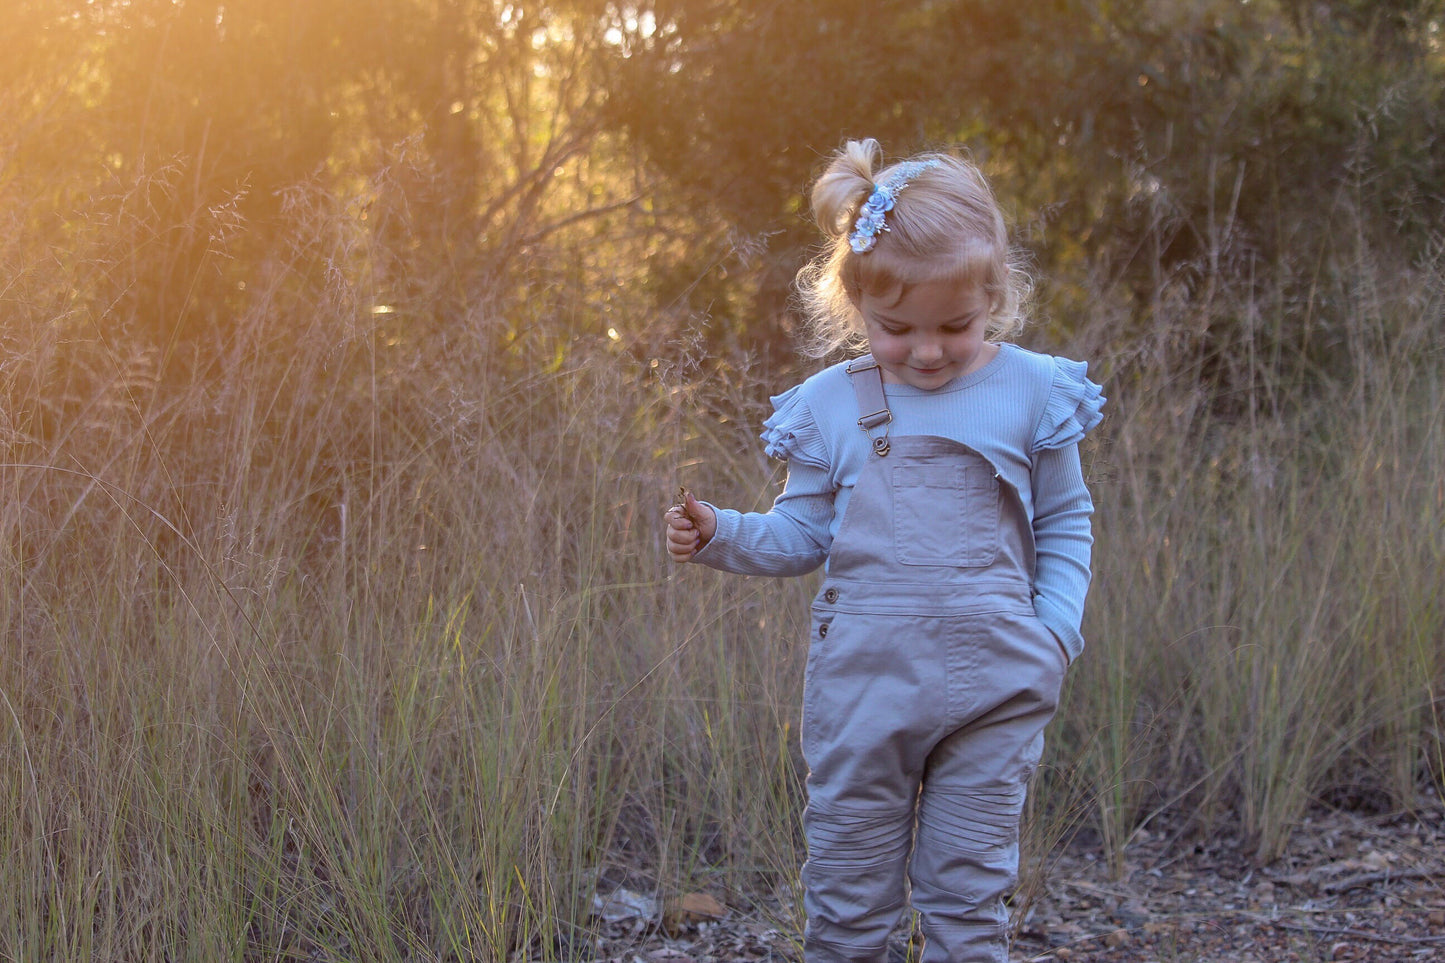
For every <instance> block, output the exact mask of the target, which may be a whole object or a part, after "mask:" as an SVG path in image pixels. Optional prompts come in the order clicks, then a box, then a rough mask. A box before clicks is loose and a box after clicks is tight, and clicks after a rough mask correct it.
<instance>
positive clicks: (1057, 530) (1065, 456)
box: [1029, 358, 1104, 659]
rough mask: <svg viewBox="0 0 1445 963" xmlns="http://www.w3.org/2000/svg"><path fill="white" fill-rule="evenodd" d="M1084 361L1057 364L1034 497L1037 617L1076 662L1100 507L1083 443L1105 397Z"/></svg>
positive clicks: (1037, 440) (1037, 445) (1038, 444)
mask: <svg viewBox="0 0 1445 963" xmlns="http://www.w3.org/2000/svg"><path fill="white" fill-rule="evenodd" d="M1085 371H1086V368H1085V365H1084V364H1083V363H1082V362H1079V361H1069V360H1066V359H1063V358H1055V359H1054V377H1053V384H1052V386H1051V388H1050V391H1049V399H1048V402H1047V404H1046V405H1045V406H1044V413H1043V415H1042V417H1041V418H1040V419H1039V423H1038V425H1037V426H1036V427H1035V430H1034V442H1033V459H1032V464H1031V467H1030V469H1029V475H1030V478H1029V482H1030V487H1031V488H1032V489H1033V499H1034V548H1035V551H1036V553H1037V555H1038V560H1037V562H1036V563H1035V566H1034V611H1035V612H1037V613H1038V616H1039V619H1040V620H1041V621H1042V622H1043V623H1044V625H1046V626H1048V628H1049V631H1051V632H1053V633H1054V635H1055V636H1057V637H1058V639H1059V641H1060V642H1061V643H1062V644H1063V646H1064V650H1065V651H1066V652H1068V653H1069V658H1070V659H1076V658H1078V657H1079V655H1080V654H1081V653H1082V652H1083V651H1084V636H1083V634H1082V633H1081V632H1080V631H1079V627H1080V625H1081V624H1082V623H1083V620H1084V598H1085V596H1087V595H1088V594H1089V581H1090V574H1089V561H1090V555H1091V553H1092V551H1093V545H1094V536H1093V532H1092V531H1091V530H1090V527H1089V519H1090V517H1091V516H1092V515H1093V514H1094V501H1093V499H1092V498H1091V497H1090V495H1089V488H1088V486H1087V485H1085V484H1084V470H1083V467H1082V466H1081V465H1080V462H1079V442H1080V441H1081V440H1082V439H1083V437H1084V434H1085V433H1086V432H1088V431H1089V430H1090V429H1091V428H1093V427H1094V426H1095V425H1097V424H1098V423H1099V422H1100V421H1101V420H1102V418H1103V415H1102V414H1101V409H1102V408H1103V407H1104V395H1103V392H1102V390H1101V389H1100V387H1099V386H1098V385H1096V384H1094V383H1093V382H1092V381H1090V380H1088V378H1087V377H1086V376H1085Z"/></svg>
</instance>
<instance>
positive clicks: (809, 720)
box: [799, 605, 836, 766]
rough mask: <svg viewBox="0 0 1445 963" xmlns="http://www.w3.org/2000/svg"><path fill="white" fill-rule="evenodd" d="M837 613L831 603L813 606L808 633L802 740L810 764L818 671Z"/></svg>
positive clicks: (814, 747) (814, 744)
mask: <svg viewBox="0 0 1445 963" xmlns="http://www.w3.org/2000/svg"><path fill="white" fill-rule="evenodd" d="M835 614H836V613H835V612H834V611H833V609H832V608H831V607H827V608H825V607H823V606H819V605H814V606H813V618H812V621H811V630H810V632H809V633H808V662H807V665H806V667H805V668H804V670H803V719H802V731H801V732H800V733H799V735H800V736H801V738H800V740H799V741H800V743H801V744H802V747H803V761H804V762H806V763H808V765H809V766H812V765H813V760H814V759H815V758H816V755H815V754H816V750H817V745H818V718H817V715H818V687H819V685H820V682H821V680H820V676H819V673H820V672H821V671H822V666H823V663H824V661H825V656H826V655H827V651H828V648H829V646H828V630H829V629H830V628H831V627H832V624H833V616H834V615H835Z"/></svg>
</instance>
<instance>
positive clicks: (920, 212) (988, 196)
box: [798, 137, 1033, 357]
mask: <svg viewBox="0 0 1445 963" xmlns="http://www.w3.org/2000/svg"><path fill="white" fill-rule="evenodd" d="M881 160H882V151H881V149H880V148H879V146H878V142H877V141H876V140H873V139H872V138H871V137H870V138H868V139H866V140H850V141H848V142H847V144H845V145H844V146H843V147H842V149H840V150H839V151H838V152H837V153H835V154H834V155H833V160H832V162H831V163H829V165H828V168H827V169H826V170H825V171H824V172H823V174H822V175H821V176H820V177H819V178H818V180H817V181H816V182H815V183H814V184H813V195H812V201H813V217H814V218H815V219H816V220H817V222H818V226H819V227H821V228H822V229H823V233H824V234H825V235H827V238H828V240H827V242H826V243H825V247H824V250H823V251H822V252H821V253H820V254H819V255H818V256H817V257H815V258H814V259H813V260H812V261H811V262H810V263H809V264H808V265H807V266H806V267H804V268H803V269H802V270H801V271H800V272H798V291H799V295H800V297H801V299H802V304H803V307H804V310H805V311H806V313H807V316H808V321H809V325H810V328H811V337H810V339H809V341H808V343H807V345H806V349H807V352H808V354H809V355H811V356H813V357H822V356H823V355H826V354H830V353H831V352H833V351H835V350H837V349H838V348H841V347H844V346H851V345H855V344H860V343H863V342H864V340H865V336H864V331H865V329H864V324H863V316H862V315H861V314H860V313H859V311H858V301H859V299H860V298H861V297H862V296H863V295H864V294H865V293H866V294H868V295H870V296H872V297H879V298H884V299H887V300H891V301H893V302H896V301H897V300H898V299H900V298H902V297H903V295H904V293H905V292H906V291H907V289H908V288H909V287H910V286H912V285H915V284H921V283H924V282H929V281H938V280H957V281H960V282H963V283H966V284H977V285H979V286H981V287H982V288H983V290H984V293H985V294H986V295H987V296H988V303H989V317H988V326H987V329H986V335H987V337H989V338H994V339H998V338H1009V337H1013V336H1014V335H1016V334H1018V332H1019V331H1020V330H1021V329H1022V328H1023V323H1024V322H1023V311H1024V305H1025V303H1026V302H1027V300H1028V296H1029V293H1030V292H1031V290H1032V287H1033V285H1032V282H1031V280H1030V278H1029V276H1028V273H1027V272H1026V271H1025V270H1024V269H1023V266H1022V262H1021V259H1020V258H1019V256H1018V255H1017V254H1016V252H1014V251H1013V250H1012V249H1011V248H1010V247H1009V242H1008V230H1007V228H1006V227H1005V226H1004V219H1003V212H1002V211H1000V210H999V206H998V202H997V201H996V200H995V199H994V196H993V190H992V189H991V188H990V187H989V186H988V181H987V180H985V179H984V176H983V174H982V173H981V172H980V171H979V169H978V168H977V167H976V166H975V165H974V164H972V163H971V162H969V161H967V160H965V159H963V158H961V157H957V156H955V155H953V154H949V153H941V152H930V153H924V154H918V155H915V156H914V157H911V158H909V159H908V161H906V162H901V163H912V164H926V165H927V166H926V168H925V169H923V170H921V171H919V172H918V173H916V174H914V176H913V177H912V179H911V180H908V182H907V186H906V187H905V188H903V189H902V190H901V191H899V192H898V194H897V199H896V201H895V204H894V207H893V209H892V210H890V211H888V213H887V215H886V216H885V223H886V224H887V230H886V231H883V232H880V233H879V234H878V235H877V238H876V242H875V243H874V246H873V248H872V249H871V250H869V251H867V252H865V253H857V252H855V251H854V250H853V247H852V246H851V244H850V243H849V236H850V235H851V234H852V233H853V231H854V227H855V224H856V221H857V219H858V213H859V211H860V209H861V208H862V207H863V204H864V203H865V202H866V201H867V200H868V197H869V195H870V194H872V193H873V190H874V188H875V187H876V186H877V185H878V184H880V183H882V184H891V183H893V182H894V179H895V178H896V177H897V175H898V174H899V173H900V171H899V168H900V164H893V165H890V166H887V167H884V168H883V169H882V170H879V165H880V163H881Z"/></svg>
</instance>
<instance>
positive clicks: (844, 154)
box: [812, 137, 883, 238]
mask: <svg viewBox="0 0 1445 963" xmlns="http://www.w3.org/2000/svg"><path fill="white" fill-rule="evenodd" d="M882 160H883V150H882V148H880V147H879V146H878V141H876V140H874V139H873V138H871V137H869V138H867V139H865V140H850V141H848V142H847V143H846V144H844V145H843V147H842V148H840V149H839V150H838V151H837V152H836V153H834V154H833V159H832V161H831V162H829V164H828V168H827V170H825V171H824V172H823V174H822V176H821V177H819V178H818V181H817V183H815V184H814V185H813V196H812V202H813V217H814V219H815V220H816V221H817V222H818V226H819V227H821V228H822V229H823V232H824V233H825V234H827V235H829V236H830V237H835V238H836V237H842V236H843V235H845V234H847V233H849V232H850V231H851V230H852V229H853V217H854V216H855V215H856V214H857V212H858V206H859V205H860V204H862V203H863V201H864V200H865V199H866V198H867V197H868V194H869V192H871V191H872V190H873V177H874V174H875V173H876V172H877V170H878V169H879V167H880V166H881V162H882Z"/></svg>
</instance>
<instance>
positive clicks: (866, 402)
mask: <svg viewBox="0 0 1445 963" xmlns="http://www.w3.org/2000/svg"><path fill="white" fill-rule="evenodd" d="M843 370H845V371H847V372H848V376H849V378H850V379H851V380H852V382H853V391H854V393H856V394H857V395H858V414H859V418H858V427H859V428H862V429H863V433H864V434H866V435H867V436H868V440H869V441H870V442H872V444H873V453H874V454H876V455H877V456H878V457H880V458H881V457H883V456H884V455H887V454H888V449H889V447H890V446H889V443H888V425H889V424H890V423H891V422H892V421H893V412H891V411H889V410H888V399H887V398H885V397H884V396H883V369H882V368H880V367H879V366H878V362H877V361H874V360H873V356H872V355H864V356H863V357H861V358H859V359H858V360H856V361H850V362H849V363H848V365H847V366H846V367H845V368H844V369H843ZM875 428H882V429H883V434H881V435H877V436H875V435H874V434H873V429H875Z"/></svg>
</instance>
